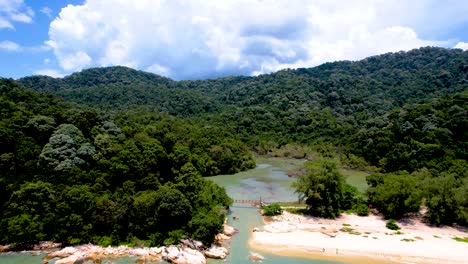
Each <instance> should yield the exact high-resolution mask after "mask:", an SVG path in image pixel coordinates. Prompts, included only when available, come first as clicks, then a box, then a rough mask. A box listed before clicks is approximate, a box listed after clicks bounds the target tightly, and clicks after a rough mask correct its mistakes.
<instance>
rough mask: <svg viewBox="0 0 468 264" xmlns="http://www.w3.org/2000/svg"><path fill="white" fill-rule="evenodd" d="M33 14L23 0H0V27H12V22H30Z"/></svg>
mask: <svg viewBox="0 0 468 264" xmlns="http://www.w3.org/2000/svg"><path fill="white" fill-rule="evenodd" d="M33 16H34V11H33V10H32V9H31V8H30V7H29V6H27V5H26V4H25V3H24V2H23V0H0V29H4V28H8V29H14V26H13V23H14V22H21V23H31V22H32V18H33Z"/></svg>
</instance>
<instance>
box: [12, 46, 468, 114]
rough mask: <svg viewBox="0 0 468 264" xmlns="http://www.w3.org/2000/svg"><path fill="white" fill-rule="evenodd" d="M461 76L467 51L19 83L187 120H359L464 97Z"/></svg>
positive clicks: (467, 80) (465, 83) (120, 70)
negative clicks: (179, 77)
mask: <svg viewBox="0 0 468 264" xmlns="http://www.w3.org/2000/svg"><path fill="white" fill-rule="evenodd" d="M467 76H468V52H463V51H462V50H459V49H450V50H449V49H443V48H429V47H427V48H420V49H416V50H412V51H409V52H398V53H388V54H384V55H379V56H374V57H369V58H367V59H364V60H361V61H357V62H350V61H341V62H333V63H326V64H323V65H320V66H318V67H314V68H309V69H297V70H282V71H279V72H276V73H273V74H266V75H261V76H258V77H227V78H220V79H211V80H202V81H179V82H175V81H171V80H170V79H167V78H163V77H159V76H157V75H155V74H151V73H145V72H141V71H136V70H132V69H129V68H125V67H120V66H119V67H108V68H95V69H89V70H84V71H82V72H79V73H74V74H72V75H70V76H67V77H65V78H62V79H54V78H50V77H45V76H33V77H25V78H22V79H19V80H18V81H19V83H21V84H22V85H23V86H25V87H29V88H32V89H35V90H38V91H48V92H53V93H55V94H57V95H59V96H61V97H63V98H65V99H68V100H72V101H75V102H78V103H81V104H86V105H90V106H98V107H101V108H106V109H128V108H132V107H135V106H140V107H141V106H145V107H148V108H149V109H151V110H157V111H162V112H167V113H170V114H172V115H179V116H187V115H197V114H201V113H206V112H209V113H213V112H219V111H220V108H226V107H227V106H238V107H242V108H244V109H245V107H250V106H253V107H259V106H262V107H266V108H267V109H265V110H266V112H269V113H271V114H273V115H284V112H287V111H289V110H291V109H295V112H297V114H299V115H301V114H304V111H306V112H310V111H312V110H314V109H322V108H324V107H330V108H331V109H332V112H333V113H334V114H335V115H341V116H347V115H353V116H357V115H363V116H360V117H359V119H362V118H365V117H364V116H376V115H380V114H383V113H385V112H387V111H389V110H391V109H393V108H394V107H398V106H402V105H404V104H405V103H408V102H417V101H420V100H421V99H425V98H430V97H433V96H438V95H448V94H453V93H456V92H461V91H464V90H466V89H467V87H468V77H467ZM290 118H291V117H290ZM292 118H295V117H292Z"/></svg>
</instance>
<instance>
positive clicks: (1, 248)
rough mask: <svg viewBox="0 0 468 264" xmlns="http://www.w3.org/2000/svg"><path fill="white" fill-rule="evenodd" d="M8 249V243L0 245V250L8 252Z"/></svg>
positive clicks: (9, 247)
mask: <svg viewBox="0 0 468 264" xmlns="http://www.w3.org/2000/svg"><path fill="white" fill-rule="evenodd" d="M10 249H11V246H10V245H5V246H2V245H0V252H8V251H10Z"/></svg>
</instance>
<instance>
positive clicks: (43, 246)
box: [33, 241, 62, 250]
mask: <svg viewBox="0 0 468 264" xmlns="http://www.w3.org/2000/svg"><path fill="white" fill-rule="evenodd" d="M60 247H62V244H61V243H54V242H52V241H42V242H40V243H39V244H37V245H34V247H33V249H34V250H50V249H57V248H60Z"/></svg>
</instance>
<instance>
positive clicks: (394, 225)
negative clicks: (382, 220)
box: [386, 219, 400, 230]
mask: <svg viewBox="0 0 468 264" xmlns="http://www.w3.org/2000/svg"><path fill="white" fill-rule="evenodd" d="M386 227H387V228H388V229H391V230H400V227H399V226H398V225H397V223H396V220H395V219H390V220H388V221H387V224H386Z"/></svg>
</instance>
